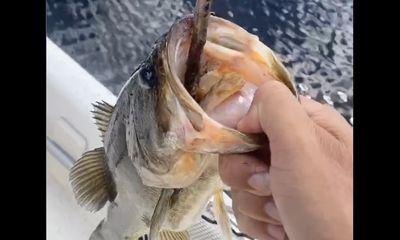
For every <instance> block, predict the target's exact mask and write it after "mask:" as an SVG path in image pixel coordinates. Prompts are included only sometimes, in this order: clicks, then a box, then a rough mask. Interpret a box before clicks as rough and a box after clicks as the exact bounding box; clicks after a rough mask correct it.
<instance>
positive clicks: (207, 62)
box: [164, 15, 297, 153]
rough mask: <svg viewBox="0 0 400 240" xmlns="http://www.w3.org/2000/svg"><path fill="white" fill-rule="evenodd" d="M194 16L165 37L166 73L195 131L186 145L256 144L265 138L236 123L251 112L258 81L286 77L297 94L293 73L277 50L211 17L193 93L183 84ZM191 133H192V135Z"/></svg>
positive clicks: (237, 147) (227, 148) (214, 148)
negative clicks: (240, 127)
mask: <svg viewBox="0 0 400 240" xmlns="http://www.w3.org/2000/svg"><path fill="white" fill-rule="evenodd" d="M192 25H193V17H192V15H189V16H186V17H184V18H182V19H181V20H179V21H178V22H177V23H176V24H175V25H174V26H173V27H172V28H171V31H170V33H169V35H168V36H167V48H166V51H165V52H164V54H165V59H166V61H164V63H165V69H166V70H167V71H166V73H167V74H170V75H171V77H169V78H167V79H168V83H169V85H170V87H171V89H172V92H173V93H174V94H175V96H177V98H178V99H179V101H180V103H181V105H182V106H184V107H183V109H184V111H185V113H186V116H188V119H189V120H190V123H191V124H192V127H193V130H194V131H187V132H185V134H186V140H187V141H186V142H185V143H184V144H182V146H181V147H182V149H184V150H186V151H196V152H201V153H239V152H248V151H252V150H255V149H257V148H258V147H259V146H260V145H262V144H263V143H265V142H264V140H265V138H263V137H262V136H259V135H251V134H250V135H249V134H244V133H241V132H239V131H237V130H235V129H236V124H237V122H238V121H239V120H240V119H241V118H242V117H243V116H244V115H245V114H246V113H247V111H248V109H249V107H250V104H251V101H252V99H253V97H254V93H255V91H256V89H257V87H258V86H260V85H261V84H262V83H263V82H265V81H268V80H272V79H275V80H278V81H281V82H283V83H284V84H285V85H286V86H288V88H289V89H290V90H291V91H292V92H293V94H295V95H297V93H296V89H295V87H294V84H293V82H292V81H291V79H290V76H289V73H288V72H287V70H286V69H285V68H284V66H283V65H282V63H281V61H280V60H279V59H278V58H277V56H276V55H275V54H274V53H273V51H272V50H271V49H270V48H268V47H267V46H265V45H264V44H263V43H262V42H261V41H259V39H258V37H257V36H255V35H253V34H250V33H249V32H247V31H246V30H244V29H243V28H241V27H239V26H238V25H236V24H234V23H232V22H230V21H227V20H224V19H222V18H219V17H215V16H210V19H209V25H208V29H207V31H208V33H207V41H206V43H205V46H204V50H203V53H202V56H201V60H200V73H199V74H200V81H199V83H198V87H197V91H196V93H195V94H194V96H191V95H190V93H189V92H188V91H187V89H185V87H184V84H183V81H184V73H185V70H186V62H187V56H188V51H189V47H190V41H191V31H190V30H191V28H192ZM188 133H189V134H188Z"/></svg>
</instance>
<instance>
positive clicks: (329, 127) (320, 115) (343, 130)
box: [300, 97, 353, 145]
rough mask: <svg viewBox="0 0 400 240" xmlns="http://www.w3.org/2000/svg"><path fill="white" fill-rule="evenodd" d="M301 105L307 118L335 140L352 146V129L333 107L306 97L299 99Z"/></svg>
mask: <svg viewBox="0 0 400 240" xmlns="http://www.w3.org/2000/svg"><path fill="white" fill-rule="evenodd" d="M300 100H301V105H302V106H303V107H304V109H305V111H306V112H307V114H308V116H309V117H310V118H311V119H312V120H313V121H314V122H315V123H316V124H317V125H319V126H320V127H322V128H323V129H325V130H326V131H328V132H329V133H330V134H332V135H333V136H334V137H335V138H336V139H338V140H339V141H341V142H345V143H346V144H351V145H352V139H353V137H352V134H351V133H352V127H351V125H350V124H349V123H348V122H347V121H346V119H345V118H344V117H343V116H342V115H341V114H340V113H339V112H338V111H336V110H335V109H334V108H333V107H331V106H329V105H327V104H321V103H319V102H317V101H314V100H312V99H309V98H306V97H300Z"/></svg>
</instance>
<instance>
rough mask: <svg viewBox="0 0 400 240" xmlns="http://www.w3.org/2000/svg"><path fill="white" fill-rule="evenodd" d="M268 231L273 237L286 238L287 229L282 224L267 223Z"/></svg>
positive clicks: (281, 239)
mask: <svg viewBox="0 0 400 240" xmlns="http://www.w3.org/2000/svg"><path fill="white" fill-rule="evenodd" d="M267 233H268V234H269V235H271V236H272V237H274V238H276V239H279V240H283V239H284V238H285V231H284V230H283V227H282V226H275V225H270V224H268V225H267Z"/></svg>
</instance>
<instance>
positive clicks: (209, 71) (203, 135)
mask: <svg viewBox="0 0 400 240" xmlns="http://www.w3.org/2000/svg"><path fill="white" fill-rule="evenodd" d="M200 1H201V0H200ZM206 10H208V9H206ZM197 16H199V15H197ZM195 25H196V13H195V14H194V15H193V14H188V15H185V16H183V17H181V18H179V19H178V20H176V21H175V22H174V24H173V25H172V26H171V28H170V29H169V31H168V32H167V33H166V34H164V35H162V36H161V37H160V38H159V39H158V40H157V41H156V42H155V44H154V46H153V48H152V51H151V53H150V54H149V56H148V57H147V58H146V59H145V60H144V61H143V62H142V63H141V64H140V65H139V66H138V67H137V68H136V70H135V71H134V72H133V74H132V75H131V77H130V78H129V79H128V81H127V82H126V83H125V85H124V86H123V88H122V90H121V91H120V93H119V95H118V97H117V101H116V103H115V105H114V106H112V105H110V104H109V103H107V102H104V101H100V100H99V101H98V102H96V103H94V104H93V111H92V113H93V117H94V120H95V123H96V125H97V127H98V129H99V131H100V134H101V139H102V143H103V146H101V147H98V148H95V149H92V150H89V151H87V152H85V153H83V155H82V157H81V158H79V159H78V160H77V161H76V162H75V163H74V165H73V167H72V168H71V170H70V175H69V179H70V182H71V185H72V189H73V192H74V196H75V198H76V200H77V203H78V204H79V205H80V206H82V207H83V208H85V209H87V210H88V211H92V212H96V211H98V210H100V209H102V208H103V207H105V206H106V204H107V203H108V206H107V207H108V209H107V216H106V218H105V219H103V220H102V221H101V222H100V223H99V224H98V226H97V227H96V228H95V230H94V231H93V233H92V234H91V236H90V239H91V240H100V239H107V240H121V239H124V240H126V239H138V238H140V237H141V236H143V235H145V234H149V238H150V239H151V240H155V239H161V240H175V239H189V238H190V235H189V232H188V229H189V228H190V226H191V225H193V224H194V223H195V222H196V221H197V220H198V219H199V218H200V217H201V214H202V211H203V210H204V209H205V207H206V205H207V203H208V202H209V201H210V199H214V202H215V211H216V214H215V215H216V218H217V222H218V224H219V225H220V226H221V230H222V232H223V236H224V239H227V240H228V239H231V238H232V236H231V228H230V221H229V218H228V215H227V211H226V209H225V205H224V203H223V196H222V194H223V191H224V190H229V187H227V186H225V185H224V184H223V182H222V180H221V179H220V177H219V174H218V157H219V155H221V154H228V153H246V152H251V151H254V150H257V149H259V148H261V147H262V146H263V145H264V144H266V139H265V136H263V135H260V134H246V133H243V132H240V131H238V130H237V129H236V124H237V122H238V121H239V120H240V119H241V118H242V117H243V116H244V115H245V114H246V112H247V110H248V109H249V107H250V104H251V101H252V99H253V97H254V93H255V91H256V89H257V87H258V86H260V85H261V84H262V83H263V82H265V81H266V79H276V80H278V81H281V82H283V83H284V84H285V85H286V86H287V87H288V88H289V89H290V90H291V91H292V92H293V94H294V95H295V96H297V90H296V88H295V85H294V83H293V80H292V78H291V76H290V74H289V72H288V71H287V69H286V68H285V67H284V65H283V64H282V62H281V60H280V59H279V58H278V56H277V55H276V54H275V53H274V52H273V51H272V50H271V49H270V48H269V47H267V46H266V45H265V44H263V43H262V42H261V41H260V40H259V38H258V37H257V36H256V35H253V34H251V33H249V32H248V31H246V30H245V29H243V28H242V27H240V26H238V25H236V24H235V23H233V22H231V21H228V20H226V19H223V18H220V17H217V16H214V15H209V16H207V24H206V33H207V34H206V36H205V39H204V41H203V44H202V47H201V48H200V50H199V51H201V53H200V54H199V56H200V57H199V58H198V61H196V64H198V66H197V67H195V69H197V70H196V74H192V77H193V78H192V80H191V82H190V83H189V84H188V82H187V81H186V80H185V79H186V78H187V76H189V75H191V74H188V73H187V71H186V70H187V69H188V68H189V67H188V66H189V65H190V64H189V63H190V59H188V56H189V55H190V54H189V52H190V49H192V47H191V46H192V45H193V44H191V42H192V40H193V37H192V36H193V29H195ZM203 34H204V33H203ZM192 60H193V59H192ZM191 64H192V65H193V62H192V63H191ZM189 79H190V77H189ZM193 79H194V80H193Z"/></svg>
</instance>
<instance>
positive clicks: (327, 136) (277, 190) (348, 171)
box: [219, 81, 353, 240]
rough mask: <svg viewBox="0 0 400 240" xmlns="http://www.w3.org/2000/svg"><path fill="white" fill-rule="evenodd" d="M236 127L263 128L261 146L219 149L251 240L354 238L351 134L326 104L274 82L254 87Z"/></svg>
mask: <svg viewBox="0 0 400 240" xmlns="http://www.w3.org/2000/svg"><path fill="white" fill-rule="evenodd" d="M237 128H238V130H240V131H243V132H247V133H265V134H266V135H267V136H268V139H269V143H268V146H267V147H266V148H265V149H262V150H260V151H257V152H254V153H249V154H232V155H223V156H221V157H220V160H219V169H220V175H221V178H222V180H223V181H224V182H225V184H227V185H229V186H230V187H231V190H232V200H233V209H234V212H235V216H236V218H237V222H238V224H239V228H240V229H241V230H242V231H243V232H244V233H246V234H248V235H249V236H252V237H255V238H257V239H284V238H285V235H287V237H288V238H289V239H291V240H292V239H294V240H297V239H305V240H310V239H352V236H353V230H352V227H353V150H352V149H353V133H352V131H353V130H352V127H351V126H350V125H349V124H348V123H347V122H346V120H345V119H344V118H343V117H342V116H341V115H340V114H339V113H338V112H336V111H335V110H334V109H333V108H332V107H330V106H326V105H322V104H320V103H317V102H315V101H313V100H311V99H307V98H305V97H302V98H301V103H299V102H298V101H297V99H296V98H295V97H294V96H293V94H292V93H291V92H290V91H289V90H288V89H287V87H285V86H284V85H283V84H282V83H280V82H278V81H266V82H265V83H264V84H263V85H262V86H260V87H259V89H258V90H257V92H256V94H255V97H254V99H253V102H252V105H251V107H250V109H249V111H248V113H247V115H246V116H245V117H244V118H243V119H242V120H241V121H240V122H239V123H238V125H237Z"/></svg>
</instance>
